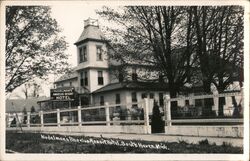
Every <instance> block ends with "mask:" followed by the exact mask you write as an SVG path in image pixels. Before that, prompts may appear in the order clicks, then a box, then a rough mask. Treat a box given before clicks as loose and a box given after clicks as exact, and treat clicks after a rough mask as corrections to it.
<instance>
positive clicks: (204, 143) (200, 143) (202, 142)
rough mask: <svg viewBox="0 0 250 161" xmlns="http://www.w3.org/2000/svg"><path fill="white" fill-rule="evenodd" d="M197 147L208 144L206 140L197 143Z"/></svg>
mask: <svg viewBox="0 0 250 161" xmlns="http://www.w3.org/2000/svg"><path fill="white" fill-rule="evenodd" d="M199 145H209V142H208V140H207V139H204V140H201V141H199Z"/></svg>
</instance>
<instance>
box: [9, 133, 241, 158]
mask: <svg viewBox="0 0 250 161" xmlns="http://www.w3.org/2000/svg"><path fill="white" fill-rule="evenodd" d="M44 135H46V134H44ZM54 136H56V137H66V136H64V135H54ZM67 137H68V136H67ZM72 138H74V139H95V140H98V141H100V140H102V139H106V140H110V139H109V138H100V137H98V138H97V137H87V136H72ZM112 140H114V141H120V142H124V143H130V142H134V143H136V144H144V145H155V144H161V145H164V146H165V147H168V149H153V148H138V147H132V146H117V145H103V144H88V143H76V142H65V141H59V140H46V139H42V138H41V134H40V133H17V132H10V131H7V132H6V149H9V150H13V151H16V152H19V153H198V154H199V153H233V154H242V153H243V148H242V147H234V146H232V145H231V144H227V143H224V144H223V145H221V146H218V145H215V144H209V142H208V140H202V141H200V142H199V144H189V143H187V142H186V141H183V140H180V141H179V142H154V141H143V140H122V139H112Z"/></svg>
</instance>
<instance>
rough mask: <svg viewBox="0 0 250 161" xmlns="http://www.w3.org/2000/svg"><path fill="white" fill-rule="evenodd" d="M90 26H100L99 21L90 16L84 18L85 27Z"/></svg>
mask: <svg viewBox="0 0 250 161" xmlns="http://www.w3.org/2000/svg"><path fill="white" fill-rule="evenodd" d="M88 26H95V27H98V28H99V23H98V20H97V19H92V18H88V19H87V20H84V28H87V27H88Z"/></svg>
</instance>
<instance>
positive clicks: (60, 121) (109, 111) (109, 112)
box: [6, 93, 243, 129]
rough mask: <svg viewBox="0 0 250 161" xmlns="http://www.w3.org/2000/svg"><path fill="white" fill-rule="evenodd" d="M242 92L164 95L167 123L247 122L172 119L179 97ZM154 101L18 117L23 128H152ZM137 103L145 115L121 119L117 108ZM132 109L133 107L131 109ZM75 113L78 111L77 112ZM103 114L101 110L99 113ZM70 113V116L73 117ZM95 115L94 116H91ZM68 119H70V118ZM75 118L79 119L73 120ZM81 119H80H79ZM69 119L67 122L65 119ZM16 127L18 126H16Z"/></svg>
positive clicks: (225, 119)
mask: <svg viewBox="0 0 250 161" xmlns="http://www.w3.org/2000/svg"><path fill="white" fill-rule="evenodd" d="M240 95H241V93H228V94H218V95H203V96H193V97H180V98H172V99H170V97H169V95H166V96H165V97H164V107H163V112H164V119H163V120H164V121H165V126H172V125H173V124H174V123H179V124H180V123H215V122H217V123H222V122H223V123H240V124H242V123H243V118H213V119H192V118H191V119H190V118H189V119H171V102H172V101H178V100H190V99H204V98H215V97H217V98H218V97H231V96H240ZM152 102H153V100H152V99H148V98H144V99H143V101H141V102H137V103H130V104H109V103H106V104H105V105H103V106H94V107H81V106H78V107H77V108H72V109H56V110H53V111H40V112H38V113H30V112H28V113H27V115H23V117H27V122H26V123H25V124H23V123H22V121H20V118H18V117H17V118H16V120H17V121H16V122H17V124H19V126H22V127H28V128H30V127H44V126H57V127H60V126H85V125H102V126H113V125H143V126H145V127H146V128H147V129H149V128H150V117H149V115H150V114H151V113H152V108H153V107H152V106H153V103H152ZM134 105H136V106H137V107H138V108H139V109H140V110H142V109H143V118H142V117H139V116H137V117H136V118H131V117H132V115H133V114H132V113H131V114H127V115H126V119H123V120H122V119H121V118H119V117H117V116H115V113H116V112H115V110H116V107H128V106H134ZM93 110H96V111H99V112H100V111H102V112H104V114H103V118H102V119H99V120H93V119H92V120H84V117H85V116H83V115H85V114H86V113H88V112H89V111H93ZM130 110H131V109H130ZM65 113H68V115H67V116H66V117H67V119H65V116H63V115H65ZM73 113H74V114H73ZM51 114H52V115H53V114H54V116H53V117H54V120H55V121H54V122H47V119H48V118H47V117H46V116H48V115H51ZM99 114H100V113H99ZM97 115H98V114H97ZM8 116H10V114H6V121H7V122H9V120H8V119H9V118H10V117H8ZM69 116H70V117H69ZM91 117H93V116H91V115H90V118H91ZM34 118H37V119H38V120H36V121H37V122H35V123H34V121H32V120H34ZM68 118H70V119H69V120H68ZM73 118H75V119H73ZM76 118H77V119H76ZM65 120H66V121H65ZM14 127H15V126H14Z"/></svg>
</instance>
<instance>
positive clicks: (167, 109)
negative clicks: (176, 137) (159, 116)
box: [164, 95, 172, 126]
mask: <svg viewBox="0 0 250 161" xmlns="http://www.w3.org/2000/svg"><path fill="white" fill-rule="evenodd" d="M164 100H165V102H164V111H165V120H167V126H172V123H171V101H170V96H169V95H166V96H165V97H164Z"/></svg>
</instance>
